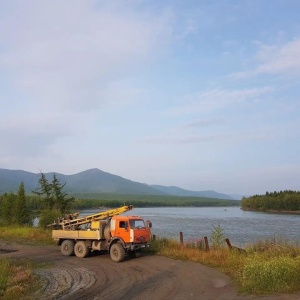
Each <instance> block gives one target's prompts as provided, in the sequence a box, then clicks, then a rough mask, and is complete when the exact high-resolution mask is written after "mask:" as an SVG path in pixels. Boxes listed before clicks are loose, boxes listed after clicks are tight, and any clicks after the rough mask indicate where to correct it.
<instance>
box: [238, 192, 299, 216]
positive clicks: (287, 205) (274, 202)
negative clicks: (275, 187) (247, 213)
mask: <svg viewBox="0 0 300 300" xmlns="http://www.w3.org/2000/svg"><path fill="white" fill-rule="evenodd" d="M241 205H242V209H245V210H247V209H248V210H258V211H268V210H278V211H300V192H299V191H291V190H285V191H280V192H276V191H275V192H266V194H265V195H254V196H250V197H244V198H243V199H242V202H241Z"/></svg>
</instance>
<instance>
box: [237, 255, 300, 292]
mask: <svg viewBox="0 0 300 300" xmlns="http://www.w3.org/2000/svg"><path fill="white" fill-rule="evenodd" d="M299 274H300V257H297V258H292V257H286V256H279V257H273V258H266V257H264V256H263V255H258V254H255V255H252V256H250V257H248V258H247V259H246V262H245V265H244V269H243V273H242V290H243V291H245V292H250V293H256V294H261V293H274V292H291V291H296V290H298V289H299V286H300V276H299Z"/></svg>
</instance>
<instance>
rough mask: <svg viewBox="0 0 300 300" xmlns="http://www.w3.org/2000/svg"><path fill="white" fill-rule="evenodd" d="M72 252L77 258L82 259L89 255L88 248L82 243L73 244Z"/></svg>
mask: <svg viewBox="0 0 300 300" xmlns="http://www.w3.org/2000/svg"><path fill="white" fill-rule="evenodd" d="M74 252H75V255H76V256H77V257H80V258H84V257H87V256H88V254H89V248H88V247H87V245H86V244H85V242H84V241H79V242H77V243H76V244H75V247H74Z"/></svg>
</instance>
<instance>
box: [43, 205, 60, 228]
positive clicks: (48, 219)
mask: <svg viewBox="0 0 300 300" xmlns="http://www.w3.org/2000/svg"><path fill="white" fill-rule="evenodd" d="M60 218H61V213H60V211H59V210H57V209H44V210H42V211H41V213H40V217H39V227H42V228H47V225H49V224H52V223H53V222H55V221H56V220H57V219H60Z"/></svg>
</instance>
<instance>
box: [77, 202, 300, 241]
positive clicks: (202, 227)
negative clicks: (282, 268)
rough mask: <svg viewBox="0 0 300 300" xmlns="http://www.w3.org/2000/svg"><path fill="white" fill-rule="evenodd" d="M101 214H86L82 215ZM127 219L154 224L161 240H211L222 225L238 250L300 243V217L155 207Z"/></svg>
mask: <svg viewBox="0 0 300 300" xmlns="http://www.w3.org/2000/svg"><path fill="white" fill-rule="evenodd" d="M96 212H98V210H85V211H82V213H81V215H87V214H94V213H96ZM125 215H137V216H141V217H143V218H144V219H145V220H150V221H151V222H152V233H153V234H155V235H156V236H158V237H170V238H176V239H178V240H179V232H180V231H182V232H183V235H184V240H185V241H187V240H198V239H201V238H203V237H204V236H208V237H209V236H210V235H211V231H212V229H213V227H214V226H218V224H219V225H220V226H221V228H222V229H223V233H224V235H225V236H226V237H228V238H229V240H230V241H231V243H232V244H233V245H235V246H239V247H243V246H246V245H247V244H250V243H253V242H255V241H257V240H261V239H266V238H272V239H274V238H275V240H278V239H279V238H280V239H285V240H289V241H297V242H299V243H300V215H288V214H270V213H262V212H252V211H243V210H241V209H240V208H239V207H151V208H134V209H133V210H131V211H128V212H126V213H125Z"/></svg>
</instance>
